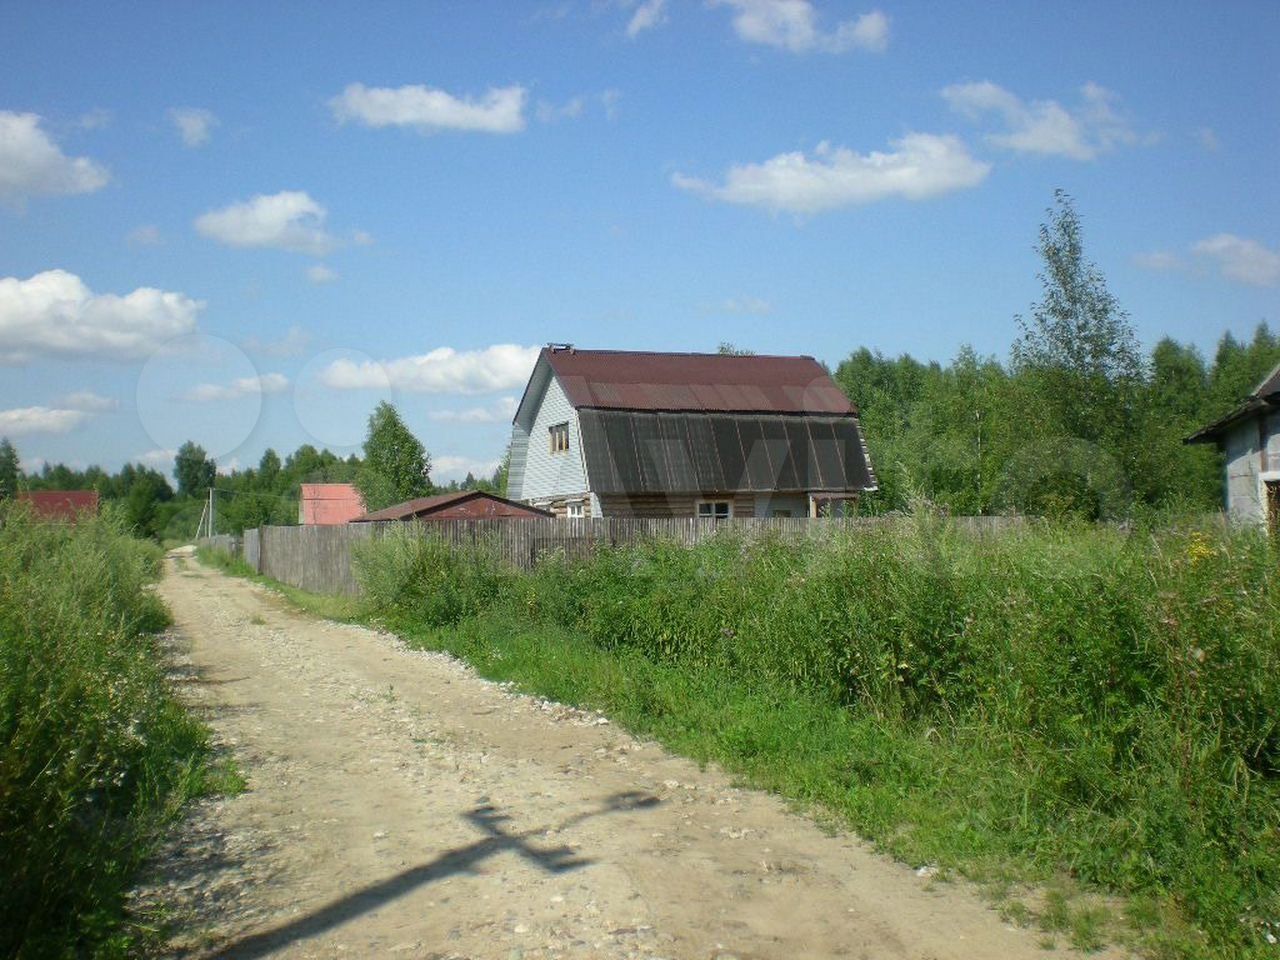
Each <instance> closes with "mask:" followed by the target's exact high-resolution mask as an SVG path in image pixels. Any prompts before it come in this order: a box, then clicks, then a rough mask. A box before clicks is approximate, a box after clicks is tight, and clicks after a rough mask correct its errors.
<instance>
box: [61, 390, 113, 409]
mask: <svg viewBox="0 0 1280 960" xmlns="http://www.w3.org/2000/svg"><path fill="white" fill-rule="evenodd" d="M62 406H64V407H66V408H67V409H68V410H83V411H84V412H85V413H108V412H110V411H112V410H116V409H118V408H119V406H120V401H119V400H113V399H112V398H111V397H103V396H100V395H99V394H96V393H94V392H93V391H92V390H77V391H76V392H75V393H70V394H67V396H65V397H63V398H62Z"/></svg>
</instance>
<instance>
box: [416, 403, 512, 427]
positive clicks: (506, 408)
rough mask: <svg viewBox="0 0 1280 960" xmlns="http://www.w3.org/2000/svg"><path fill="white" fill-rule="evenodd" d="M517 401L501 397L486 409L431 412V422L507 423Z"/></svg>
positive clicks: (472, 408) (470, 408) (429, 416)
mask: <svg viewBox="0 0 1280 960" xmlns="http://www.w3.org/2000/svg"><path fill="white" fill-rule="evenodd" d="M519 405H520V404H519V401H518V400H517V399H516V398H515V397H502V398H501V399H500V400H498V402H497V403H494V404H491V405H490V406H487V407H469V408H467V409H465V410H432V411H430V412H429V413H428V414H427V417H428V418H429V419H431V420H439V421H441V422H443V423H508V422H510V420H511V418H512V417H514V416H515V415H516V407H518V406H519Z"/></svg>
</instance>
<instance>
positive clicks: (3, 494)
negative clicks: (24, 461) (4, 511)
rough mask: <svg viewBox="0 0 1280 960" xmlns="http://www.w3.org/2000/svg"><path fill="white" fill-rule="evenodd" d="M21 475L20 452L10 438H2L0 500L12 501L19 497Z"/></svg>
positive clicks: (0, 438) (0, 446) (0, 444)
mask: <svg viewBox="0 0 1280 960" xmlns="http://www.w3.org/2000/svg"><path fill="white" fill-rule="evenodd" d="M21 475H22V468H21V466H20V465H19V462H18V451H17V450H16V449H15V448H14V446H13V444H12V443H10V442H9V438H8V437H0V500H10V499H12V498H13V497H14V496H16V495H17V493H18V478H19V477H20V476H21Z"/></svg>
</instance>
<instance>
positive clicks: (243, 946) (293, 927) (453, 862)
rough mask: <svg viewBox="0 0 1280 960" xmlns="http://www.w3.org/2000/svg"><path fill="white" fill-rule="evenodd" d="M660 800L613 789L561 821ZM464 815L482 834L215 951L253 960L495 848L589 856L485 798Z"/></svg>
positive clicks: (472, 864)
mask: <svg viewBox="0 0 1280 960" xmlns="http://www.w3.org/2000/svg"><path fill="white" fill-rule="evenodd" d="M660 802H661V801H660V800H659V799H658V798H657V797H654V796H651V795H649V794H645V793H640V792H636V791H628V792H625V793H617V794H614V795H612V796H610V797H608V798H606V800H605V801H604V803H602V804H601V805H600V806H599V807H598V808H595V809H592V810H588V811H585V812H583V813H579V814H575V815H574V816H572V817H569V818H568V819H567V820H565V821H563V822H562V823H561V824H560V826H559V828H558V829H560V830H563V829H565V828H567V827H570V826H572V825H574V824H576V823H581V822H582V821H583V820H589V819H591V818H592V817H599V816H603V815H605V814H610V813H618V812H622V811H626V810H641V809H645V808H647V807H653V806H656V805H657V804H658V803H660ZM465 818H466V819H467V820H468V821H469V822H471V823H472V824H473V825H474V826H476V827H477V828H478V829H479V830H480V831H482V832H483V833H484V836H483V837H481V838H480V839H479V840H477V841H475V842H474V843H471V844H468V845H467V846H465V847H458V848H456V849H454V850H449V851H447V852H445V853H442V854H441V855H440V856H438V857H436V858H435V859H434V860H432V861H430V862H428V863H424V864H421V865H420V866H417V867H413V868H411V869H409V870H405V871H403V872H401V873H398V874H396V875H395V876H392V877H388V878H387V879H386V880H382V881H380V882H378V883H375V884H373V885H372V886H368V887H365V888H364V889H362V890H357V891H356V892H354V893H349V894H347V895H346V896H344V897H340V898H339V899H337V900H334V901H332V902H331V903H328V904H326V905H324V906H323V907H320V908H319V909H317V910H315V911H313V912H311V913H309V914H307V915H306V916H303V917H299V918H298V919H297V920H292V921H290V922H289V923H287V924H285V925H284V926H281V927H276V928H274V929H272V930H266V931H263V932H262V933H255V934H252V935H251V936H248V937H245V938H243V939H241V940H237V941H235V942H233V943H230V944H228V945H227V946H225V947H224V948H223V949H221V950H220V951H219V952H218V954H217V955H218V956H220V957H227V958H231V960H253V958H255V957H264V956H266V955H267V954H269V953H271V952H273V951H275V950H279V949H281V948H282V947H285V946H287V945H288V944H290V943H293V942H294V941H296V940H303V939H306V938H308V937H314V936H317V935H319V934H322V933H325V932H326V931H328V930H332V929H333V928H334V927H338V926H341V925H342V924H344V923H346V922H347V921H348V920H351V919H354V918H355V917H358V916H359V915H361V914H363V913H367V912H369V911H371V910H376V909H377V908H378V907H381V906H382V905H384V904H386V903H389V902H390V901H392V900H395V899H396V898H397V897H402V896H404V895H405V894H406V893H409V892H411V891H413V890H416V889H417V888H418V887H421V886H423V885H425V884H428V883H433V882H435V881H437V880H441V879H443V878H445V877H448V876H453V875H455V874H460V873H473V872H475V868H476V866H477V865H478V864H479V863H480V862H481V861H483V860H487V859H488V858H489V857H492V856H494V855H496V854H499V853H503V852H506V851H511V852H513V853H516V854H518V855H520V856H521V857H523V858H524V859H525V860H527V861H529V862H530V863H532V864H533V865H534V866H537V867H539V868H540V869H542V870H545V871H546V872H547V873H565V872H567V871H569V870H576V869H577V868H578V867H583V866H586V865H587V864H589V863H591V862H592V861H591V860H590V859H587V858H582V857H577V856H575V855H574V853H573V850H572V849H570V848H569V847H565V846H560V847H546V848H543V847H536V846H533V845H532V844H531V843H530V842H529V841H530V839H531V838H532V837H534V836H537V835H538V834H540V833H544V832H546V830H547V829H548V828H546V827H541V828H538V829H534V830H526V831H524V832H522V833H511V832H508V830H507V827H506V825H507V824H508V823H509V822H510V820H511V817H510V816H508V815H507V814H505V813H502V812H500V811H499V810H498V809H497V808H495V807H493V806H492V805H489V804H483V805H481V806H477V807H475V808H474V809H472V810H470V811H468V812H467V813H466V814H465Z"/></svg>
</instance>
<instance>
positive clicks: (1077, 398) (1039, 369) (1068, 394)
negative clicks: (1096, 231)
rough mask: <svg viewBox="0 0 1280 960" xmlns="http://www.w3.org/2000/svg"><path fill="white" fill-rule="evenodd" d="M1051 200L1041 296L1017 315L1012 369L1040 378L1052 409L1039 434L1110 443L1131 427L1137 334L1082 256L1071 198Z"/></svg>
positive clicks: (1042, 246)
mask: <svg viewBox="0 0 1280 960" xmlns="http://www.w3.org/2000/svg"><path fill="white" fill-rule="evenodd" d="M1054 201H1055V203H1056V205H1057V206H1056V209H1052V210H1050V211H1049V212H1048V213H1049V220H1048V222H1047V223H1045V224H1043V225H1042V226H1041V227H1040V242H1039V244H1038V247H1037V250H1038V252H1039V254H1040V257H1041V259H1042V260H1043V262H1044V271H1043V272H1042V273H1041V274H1040V279H1041V281H1042V282H1043V284H1044V299H1043V300H1041V302H1040V303H1038V304H1036V305H1035V307H1033V308H1032V313H1031V318H1030V319H1026V318H1023V317H1019V318H1018V325H1019V326H1020V327H1021V329H1022V335H1021V336H1020V337H1019V338H1018V339H1017V340H1016V341H1015V342H1014V345H1013V367H1014V370H1015V371H1017V372H1020V373H1022V374H1024V375H1026V376H1028V377H1031V378H1032V379H1033V380H1034V381H1036V383H1037V388H1038V393H1039V394H1040V396H1041V398H1042V399H1043V401H1044V403H1045V405H1046V407H1047V409H1048V412H1049V414H1050V420H1049V422H1048V423H1044V422H1042V423H1040V424H1038V427H1039V429H1040V430H1041V431H1044V430H1046V429H1048V430H1052V431H1055V432H1057V433H1060V434H1062V435H1064V436H1068V437H1072V438H1077V439H1081V440H1086V441H1088V442H1090V443H1094V444H1106V443H1114V442H1115V441H1117V440H1119V439H1120V438H1121V437H1122V436H1124V435H1125V433H1126V432H1127V431H1128V430H1129V429H1130V427H1131V420H1132V403H1133V397H1134V391H1135V389H1136V386H1137V384H1138V382H1139V381H1140V379H1141V377H1142V361H1141V359H1140V355H1139V350H1138V342H1137V337H1136V335H1135V334H1134V331H1133V327H1132V325H1131V324H1130V323H1129V319H1128V316H1127V315H1126V314H1125V312H1124V311H1123V310H1122V309H1121V308H1120V305H1119V303H1118V302H1117V301H1116V298H1115V297H1114V296H1112V294H1111V292H1110V291H1109V290H1107V284H1106V280H1105V278H1104V277H1103V276H1102V273H1101V271H1100V270H1098V268H1097V267H1096V266H1095V265H1094V264H1092V263H1090V262H1089V261H1087V260H1086V259H1085V256H1084V240H1083V236H1082V231H1081V226H1080V218H1079V216H1078V215H1077V214H1076V211H1075V207H1074V205H1073V204H1072V201H1071V198H1070V197H1069V196H1067V194H1066V193H1065V192H1063V191H1062V190H1058V191H1055V193H1054Z"/></svg>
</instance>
